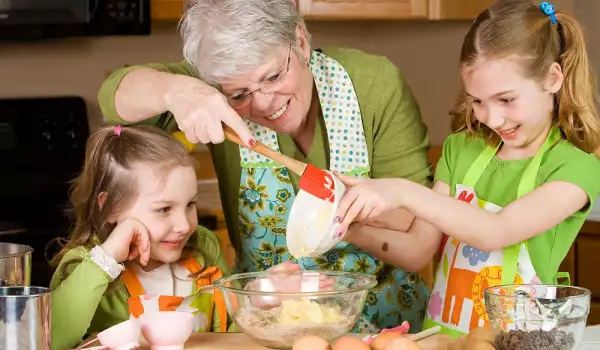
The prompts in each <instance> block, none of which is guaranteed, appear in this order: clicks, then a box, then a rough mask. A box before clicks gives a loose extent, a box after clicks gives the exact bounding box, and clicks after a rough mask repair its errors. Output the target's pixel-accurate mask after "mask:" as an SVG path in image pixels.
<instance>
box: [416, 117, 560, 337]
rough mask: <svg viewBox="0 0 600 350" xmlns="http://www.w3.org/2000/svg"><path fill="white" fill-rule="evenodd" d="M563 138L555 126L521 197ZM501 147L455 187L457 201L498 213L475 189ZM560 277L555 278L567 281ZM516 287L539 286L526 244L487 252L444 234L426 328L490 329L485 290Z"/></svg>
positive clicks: (455, 332) (488, 151)
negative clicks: (507, 285)
mask: <svg viewBox="0 0 600 350" xmlns="http://www.w3.org/2000/svg"><path fill="white" fill-rule="evenodd" d="M560 137H561V135H560V130H559V129H557V128H552V129H551V131H550V133H549V135H548V138H547V139H546V141H545V143H544V144H543V145H542V147H540V149H539V150H538V152H537V154H536V155H535V157H534V158H533V160H532V161H531V163H529V165H528V166H527V168H526V169H525V171H524V173H523V177H522V178H521V181H520V183H519V187H518V190H517V198H519V197H521V196H523V195H525V194H526V193H528V192H531V191H533V190H534V189H535V181H536V177H537V173H538V170H539V168H540V164H541V161H542V157H543V155H544V153H545V152H546V151H548V149H550V147H552V146H553V145H554V144H555V143H556V142H557V141H558V140H559V139H560ZM498 148H499V146H498V147H497V148H491V147H489V146H488V147H486V148H485V150H483V151H482V152H481V153H480V154H479V156H478V157H477V159H476V160H475V162H474V163H473V164H472V165H471V167H470V168H469V170H468V171H467V173H466V175H465V178H464V180H463V183H462V184H457V185H456V192H455V194H454V197H455V198H457V199H459V200H462V201H465V202H467V203H470V204H473V205H477V206H479V207H480V208H483V209H484V210H488V211H491V212H494V213H497V212H499V211H500V210H502V207H500V206H498V205H495V204H493V203H490V202H487V201H486V200H485V199H483V198H480V197H478V196H477V194H476V193H475V190H474V188H475V185H476V184H477V181H478V180H479V178H480V177H481V175H482V174H483V172H484V171H485V169H486V168H487V166H488V164H489V163H490V161H491V160H492V159H493V158H494V157H495V155H496V152H497V151H498ZM480 195H482V194H481V193H480ZM483 195H485V194H483ZM562 275H563V274H558V275H557V277H564V276H562ZM513 283H514V284H538V283H541V282H540V280H539V278H538V276H537V274H536V272H535V269H534V267H533V264H532V262H531V259H530V257H529V251H528V244H527V241H525V242H521V243H517V244H515V245H512V246H510V247H507V248H504V249H503V250H498V251H493V252H484V251H481V250H479V249H476V248H474V247H471V246H469V245H466V244H464V243H462V242H459V241H457V240H455V239H453V238H451V237H448V236H447V235H444V238H443V239H442V245H441V248H440V258H439V260H438V261H437V268H436V274H435V283H434V286H433V290H432V293H431V298H430V300H429V307H428V310H427V316H426V317H425V322H424V325H423V329H427V328H432V327H434V326H436V325H440V326H442V331H441V332H442V333H445V334H448V335H450V336H451V337H454V338H458V337H459V336H462V335H464V334H467V333H468V332H469V330H471V329H473V328H476V327H480V326H484V325H488V324H489V321H488V318H487V314H486V312H485V305H484V295H483V291H484V290H485V289H486V288H488V287H492V286H497V285H501V284H513Z"/></svg>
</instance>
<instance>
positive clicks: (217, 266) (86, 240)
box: [50, 126, 229, 349]
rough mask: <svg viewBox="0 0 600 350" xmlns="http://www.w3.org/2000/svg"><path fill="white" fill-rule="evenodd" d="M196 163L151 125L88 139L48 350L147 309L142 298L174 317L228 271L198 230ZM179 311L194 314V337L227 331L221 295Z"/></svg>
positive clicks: (57, 280) (55, 287) (104, 131)
mask: <svg viewBox="0 0 600 350" xmlns="http://www.w3.org/2000/svg"><path fill="white" fill-rule="evenodd" d="M194 165H195V163H194V160H193V158H192V157H191V156H190V155H189V154H188V153H187V151H186V150H185V148H184V147H183V145H181V144H180V143H179V142H178V141H177V140H176V139H175V138H173V137H171V136H170V135H168V134H167V133H165V132H164V131H162V130H160V129H158V128H155V127H150V126H131V127H121V126H116V127H104V128H101V129H100V130H98V131H96V132H95V133H93V134H92V135H91V136H90V138H89V139H88V142H87V150H86V157H85V165H84V167H83V170H82V172H81V174H80V175H79V177H78V178H77V179H76V181H75V183H74V186H73V188H72V193H71V201H72V203H73V206H74V211H75V228H74V231H73V233H72V235H71V237H70V240H69V242H68V243H67V244H66V246H65V247H64V249H63V250H62V251H61V252H60V253H59V254H58V255H57V256H56V257H55V258H54V261H53V263H54V264H57V265H58V267H57V270H56V272H55V274H54V276H53V278H52V282H51V284H50V288H51V289H52V299H51V302H52V304H51V307H52V348H53V349H64V348H73V347H75V346H76V345H77V344H78V343H79V342H81V340H82V339H83V338H84V337H85V336H86V335H88V334H91V333H96V332H100V331H102V330H105V329H107V328H109V327H111V326H113V325H115V324H117V323H119V322H122V321H125V320H127V319H129V318H130V317H138V316H139V315H140V314H142V313H143V312H144V311H149V310H145V309H144V308H148V307H149V306H148V305H149V304H147V303H148V301H144V303H143V304H142V301H141V299H140V297H141V296H143V295H154V296H156V297H158V299H157V300H156V304H155V305H154V306H155V307H156V308H157V309H160V310H174V309H175V308H176V307H177V306H180V303H181V301H182V300H183V298H184V297H186V296H189V295H191V294H192V293H194V292H195V291H197V290H198V288H200V287H202V286H205V285H210V284H211V283H212V281H213V280H214V279H216V278H219V277H221V276H223V275H228V274H229V270H228V267H227V265H226V263H225V260H224V258H223V256H222V254H221V250H220V247H219V242H218V240H217V238H216V236H215V235H214V234H213V233H212V232H210V231H209V230H207V229H206V228H204V227H201V226H198V217H197V212H196V200H197V196H198V192H197V191H198V190H197V180H196V173H195V170H194ZM198 272H201V273H200V278H198V279H197V280H195V279H193V278H190V277H189V276H190V274H194V273H198ZM181 306H191V307H194V308H197V309H198V312H196V317H195V321H196V324H195V329H194V330H195V331H217V332H218V331H220V332H225V331H226V330H227V324H228V322H227V313H226V308H225V303H224V302H223V296H222V295H221V294H220V293H219V292H215V293H214V294H211V293H199V295H198V296H197V298H196V299H195V300H194V301H193V302H192V304H191V305H181Z"/></svg>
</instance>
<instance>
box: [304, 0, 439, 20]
mask: <svg viewBox="0 0 600 350" xmlns="http://www.w3.org/2000/svg"><path fill="white" fill-rule="evenodd" d="M297 1H298V7H299V9H300V12H301V13H302V15H303V16H304V18H306V19H309V20H310V19H318V20H368V19H371V20H385V19H411V18H427V12H428V8H427V7H428V0H297Z"/></svg>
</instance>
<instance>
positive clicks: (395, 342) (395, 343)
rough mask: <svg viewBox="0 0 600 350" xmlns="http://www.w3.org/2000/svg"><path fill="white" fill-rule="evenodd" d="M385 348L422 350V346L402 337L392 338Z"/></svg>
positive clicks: (387, 349)
mask: <svg viewBox="0 0 600 350" xmlns="http://www.w3.org/2000/svg"><path fill="white" fill-rule="evenodd" d="M385 350H421V348H420V347H419V346H418V345H417V343H415V342H414V341H412V340H410V339H408V338H405V337H400V338H396V339H392V340H391V341H390V342H389V344H388V345H387V347H386V348H385Z"/></svg>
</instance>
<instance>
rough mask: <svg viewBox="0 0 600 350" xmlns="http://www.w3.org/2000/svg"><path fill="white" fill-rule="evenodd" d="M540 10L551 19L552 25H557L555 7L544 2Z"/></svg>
mask: <svg viewBox="0 0 600 350" xmlns="http://www.w3.org/2000/svg"><path fill="white" fill-rule="evenodd" d="M540 9H541V10H542V12H543V13H545V14H546V15H547V16H548V17H550V20H551V21H552V24H556V16H555V15H554V14H555V12H554V5H552V4H551V3H549V2H548V1H544V2H542V3H541V4H540Z"/></svg>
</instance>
